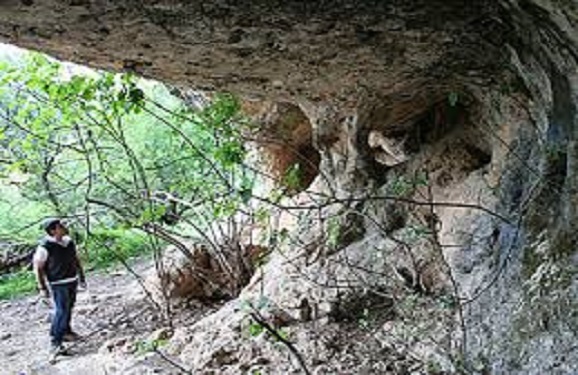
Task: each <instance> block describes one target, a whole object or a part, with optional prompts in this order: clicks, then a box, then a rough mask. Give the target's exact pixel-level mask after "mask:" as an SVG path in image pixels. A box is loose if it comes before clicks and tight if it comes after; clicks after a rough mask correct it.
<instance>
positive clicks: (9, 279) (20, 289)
mask: <svg viewBox="0 0 578 375" xmlns="http://www.w3.org/2000/svg"><path fill="white" fill-rule="evenodd" d="M35 290H36V281H35V280H34V274H33V273H32V272H31V271H28V270H21V271H18V272H16V273H12V274H7V275H2V276H0V300H5V299H11V298H14V297H17V296H21V295H25V294H31V293H32V292H34V291H35Z"/></svg>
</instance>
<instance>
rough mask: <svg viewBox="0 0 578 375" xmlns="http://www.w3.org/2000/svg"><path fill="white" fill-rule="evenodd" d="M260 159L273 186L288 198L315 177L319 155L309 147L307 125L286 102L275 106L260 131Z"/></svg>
mask: <svg viewBox="0 0 578 375" xmlns="http://www.w3.org/2000/svg"><path fill="white" fill-rule="evenodd" d="M260 137H261V141H260V142H259V146H260V148H261V150H262V151H261V153H262V160H263V162H264V164H265V165H264V167H265V169H266V170H267V171H268V172H269V173H270V174H271V175H273V176H274V177H275V179H276V180H277V184H278V185H280V186H281V187H283V188H285V189H286V193H288V194H290V195H292V194H296V193H299V192H301V191H303V190H305V189H307V188H308V187H309V185H310V184H311V183H312V182H313V180H314V179H315V177H317V175H318V174H319V163H320V161H321V156H320V155H319V152H318V151H317V150H316V149H315V148H314V147H313V141H312V128H311V122H310V121H309V119H308V118H307V116H305V114H304V113H303V111H302V110H301V109H300V108H299V107H298V106H296V105H293V104H290V103H277V104H275V105H274V107H273V108H272V110H271V111H270V112H269V114H268V115H267V118H266V119H265V121H264V127H263V129H262V130H261V134H260Z"/></svg>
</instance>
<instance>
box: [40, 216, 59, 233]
mask: <svg viewBox="0 0 578 375" xmlns="http://www.w3.org/2000/svg"><path fill="white" fill-rule="evenodd" d="M58 224H62V221H61V220H60V219H58V218H54V217H53V218H50V219H46V220H44V222H43V223H42V228H43V229H44V230H45V231H46V233H49V232H50V231H51V230H53V229H54V228H56V226H57V225H58Z"/></svg>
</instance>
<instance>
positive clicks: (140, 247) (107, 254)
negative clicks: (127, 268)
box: [80, 228, 150, 269]
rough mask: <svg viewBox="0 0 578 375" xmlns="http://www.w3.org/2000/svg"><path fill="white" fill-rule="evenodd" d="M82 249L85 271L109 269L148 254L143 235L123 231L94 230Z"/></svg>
mask: <svg viewBox="0 0 578 375" xmlns="http://www.w3.org/2000/svg"><path fill="white" fill-rule="evenodd" d="M82 247H83V248H84V249H85V250H81V251H80V253H81V258H82V260H83V262H84V265H85V268H86V269H103V268H109V267H111V266H113V265H115V264H118V263H120V262H124V261H127V260H129V259H130V258H133V257H136V256H139V255H143V254H147V253H149V252H150V246H149V244H148V241H147V236H146V235H145V234H143V233H139V232H136V231H133V230H125V229H105V228H99V229H95V230H93V231H92V233H91V235H90V236H89V238H88V239H87V240H86V242H85V243H84V245H83V246H82Z"/></svg>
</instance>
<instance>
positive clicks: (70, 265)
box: [40, 239, 78, 282]
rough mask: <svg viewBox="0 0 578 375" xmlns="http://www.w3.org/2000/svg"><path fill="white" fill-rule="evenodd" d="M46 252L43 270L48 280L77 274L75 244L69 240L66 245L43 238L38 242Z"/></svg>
mask: <svg viewBox="0 0 578 375" xmlns="http://www.w3.org/2000/svg"><path fill="white" fill-rule="evenodd" d="M40 245H41V246H42V247H44V248H45V249H46V251H47V252H48V259H47V261H46V266H45V271H46V278H47V279H48V281H49V282H53V281H59V280H63V279H68V278H72V277H76V276H77V275H78V261H77V259H76V246H75V245H74V242H73V241H72V240H71V241H70V242H68V245H66V246H62V245H60V244H59V243H56V242H52V241H48V240H46V239H45V240H43V241H42V243H41V244H40Z"/></svg>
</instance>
